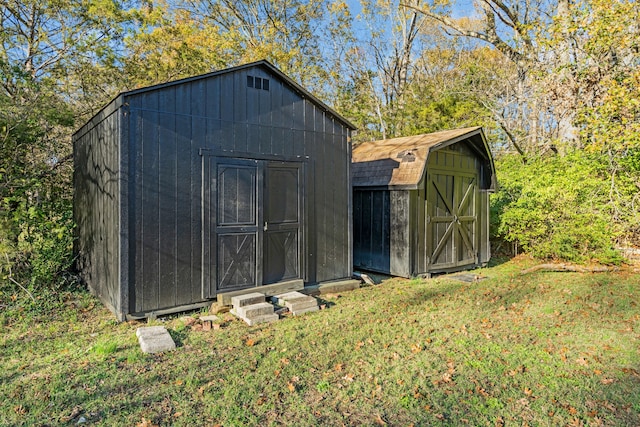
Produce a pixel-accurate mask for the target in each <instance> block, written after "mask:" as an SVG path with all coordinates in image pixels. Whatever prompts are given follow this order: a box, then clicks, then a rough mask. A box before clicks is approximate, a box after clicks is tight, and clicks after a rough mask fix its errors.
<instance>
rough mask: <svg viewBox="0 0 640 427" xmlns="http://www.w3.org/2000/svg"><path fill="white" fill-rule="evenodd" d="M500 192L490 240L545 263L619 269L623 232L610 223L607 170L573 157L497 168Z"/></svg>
mask: <svg viewBox="0 0 640 427" xmlns="http://www.w3.org/2000/svg"><path fill="white" fill-rule="evenodd" d="M496 168H497V173H498V181H499V184H500V190H499V191H498V193H497V194H496V196H495V197H494V198H493V200H492V225H493V229H492V234H493V237H494V238H499V239H503V240H505V241H507V242H510V243H513V244H515V245H517V246H519V247H520V248H522V250H523V251H524V252H527V253H529V254H531V255H533V256H535V257H539V258H544V259H558V260H567V261H574V262H587V261H591V260H593V261H598V262H601V263H607V264H609V263H620V262H621V261H622V258H621V256H620V254H619V253H618V251H616V250H615V249H614V247H615V241H616V238H617V237H618V235H619V234H620V230H621V228H620V227H619V226H618V224H616V223H615V222H614V221H612V214H613V212H612V206H611V203H610V199H609V192H610V182H609V177H608V176H607V173H606V164H603V161H602V160H601V159H598V158H597V157H596V156H594V155H591V154H587V153H584V152H575V153H571V154H569V155H566V156H552V157H539V158H534V159H530V160H529V161H528V162H527V163H523V161H522V158H521V157H519V156H515V155H505V156H503V157H501V158H499V159H498V160H497V162H496Z"/></svg>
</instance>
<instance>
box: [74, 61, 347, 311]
mask: <svg viewBox="0 0 640 427" xmlns="http://www.w3.org/2000/svg"><path fill="white" fill-rule="evenodd" d="M353 129H354V127H353V125H352V124H350V123H349V122H348V121H347V120H345V119H344V118H342V117H340V116H339V115H338V114H336V113H335V112H334V111H332V110H331V109H330V108H328V107H327V106H326V105H325V104H323V103H322V102H321V101H319V100H318V99H316V98H315V97H313V96H312V95H311V94H310V93H308V92H307V91H306V90H305V89H303V88H302V87H301V86H299V85H298V84H296V83H295V82H294V81H292V80H291V79H290V78H288V77H287V76H285V75H284V74H283V73H282V72H281V71H279V70H278V69H276V68H275V67H274V66H273V65H271V64H270V63H268V62H266V61H260V62H256V63H252V64H247V65H243V66H239V67H235V68H231V69H227V70H223V71H218V72H213V73H210V74H206V75H201V76H197V77H193V78H188V79H184V80H179V81H175V82H171V83H166V84H161V85H157V86H152V87H147V88H142V89H138V90H133V91H130V92H125V93H121V94H120V95H118V96H117V97H116V98H115V99H114V100H113V101H112V102H111V103H110V104H108V105H107V106H106V107H104V108H103V109H102V110H101V111H100V112H99V113H98V114H97V115H96V116H94V117H93V118H92V119H91V120H89V122H88V123H86V124H85V125H84V126H83V127H82V128H81V129H79V130H78V131H77V132H76V133H75V135H74V137H73V141H74V163H75V176H74V186H75V204H74V215H75V219H76V222H77V245H76V252H77V256H78V258H77V259H78V261H77V266H78V269H79V270H80V272H81V274H82V277H83V279H84V280H85V281H86V283H87V284H88V286H89V288H90V289H91V290H92V291H93V292H94V293H96V294H97V295H98V296H99V297H100V298H101V300H102V301H103V302H104V303H105V304H106V305H107V306H108V307H110V309H111V310H112V311H113V312H114V313H115V314H116V316H117V317H118V319H121V320H122V319H124V318H126V317H142V316H148V315H150V314H151V313H155V314H160V313H166V312H172V311H181V310H184V309H188V308H194V307H197V306H201V305H204V304H206V303H208V302H210V301H212V300H214V299H218V301H221V300H224V298H223V297H225V296H229V295H233V294H234V293H237V292H246V291H247V290H264V291H265V293H267V294H269V293H273V292H276V291H279V290H289V289H301V288H303V287H305V286H307V287H308V286H315V285H322V284H324V283H330V282H335V281H340V280H348V279H349V278H350V277H351V274H352V265H353V262H352V252H351V248H352V230H351V225H350V224H351V217H350V215H351V201H352V199H351V182H350V161H351V144H350V133H351V131H352V130H353Z"/></svg>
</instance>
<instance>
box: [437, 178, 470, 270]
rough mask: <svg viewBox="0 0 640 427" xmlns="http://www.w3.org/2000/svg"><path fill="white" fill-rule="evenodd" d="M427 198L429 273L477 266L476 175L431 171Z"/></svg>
mask: <svg viewBox="0 0 640 427" xmlns="http://www.w3.org/2000/svg"><path fill="white" fill-rule="evenodd" d="M426 197H427V218H426V220H427V253H428V254H429V255H430V256H429V260H428V263H429V269H430V270H431V271H434V270H440V269H441V270H447V269H455V268H456V267H462V266H466V265H472V264H477V262H478V235H477V224H478V216H477V212H478V208H477V201H478V176H477V173H473V172H471V173H469V172H467V173H465V172H462V171H455V172H453V171H444V170H442V171H438V170H430V171H429V173H428V174H427V196H426Z"/></svg>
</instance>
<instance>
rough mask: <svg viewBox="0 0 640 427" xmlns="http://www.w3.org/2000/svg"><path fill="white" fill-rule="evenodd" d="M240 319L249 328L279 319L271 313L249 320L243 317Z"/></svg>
mask: <svg viewBox="0 0 640 427" xmlns="http://www.w3.org/2000/svg"><path fill="white" fill-rule="evenodd" d="M240 318H241V319H242V320H244V321H245V322H246V323H247V324H248V325H249V326H253V325H257V324H258V323H271V322H275V321H276V320H278V319H280V316H278V315H277V314H276V313H272V314H264V315H262V316H256V317H252V318H250V319H248V318H245V317H240Z"/></svg>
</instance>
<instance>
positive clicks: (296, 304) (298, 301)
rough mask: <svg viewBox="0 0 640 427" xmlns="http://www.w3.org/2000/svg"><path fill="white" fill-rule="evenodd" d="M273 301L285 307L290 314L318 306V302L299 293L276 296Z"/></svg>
mask: <svg viewBox="0 0 640 427" xmlns="http://www.w3.org/2000/svg"><path fill="white" fill-rule="evenodd" d="M274 300H275V301H276V303H277V304H278V305H281V306H284V307H287V308H288V309H289V310H290V311H291V312H295V311H300V310H303V309H306V308H310V307H317V306H318V300H316V299H315V298H314V297H312V296H309V295H304V294H302V293H300V292H288V293H286V294H282V295H277V296H275V297H274Z"/></svg>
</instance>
